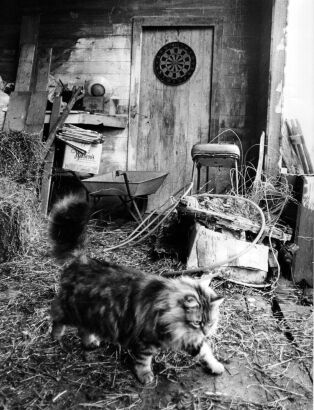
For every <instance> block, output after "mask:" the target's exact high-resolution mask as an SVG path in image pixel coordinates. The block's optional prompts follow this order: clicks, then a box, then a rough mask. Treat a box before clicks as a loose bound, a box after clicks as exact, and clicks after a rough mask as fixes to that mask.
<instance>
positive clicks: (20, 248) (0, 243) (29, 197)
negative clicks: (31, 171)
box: [0, 177, 41, 263]
mask: <svg viewBox="0 0 314 410" xmlns="http://www.w3.org/2000/svg"><path fill="white" fill-rule="evenodd" d="M38 207H39V202H38V199H37V197H36V192H35V188H34V187H32V186H29V187H27V186H25V185H22V184H18V183H16V182H14V181H12V180H10V179H9V178H6V177H0V232H1V235H0V263H2V262H8V261H10V260H12V259H13V258H14V257H18V256H20V255H21V254H26V253H27V252H28V250H29V248H30V246H31V244H32V242H33V241H34V240H36V238H37V237H38V235H39V227H40V225H41V223H40V218H39V209H38Z"/></svg>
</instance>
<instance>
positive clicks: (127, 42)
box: [40, 34, 131, 54]
mask: <svg viewBox="0 0 314 410" xmlns="http://www.w3.org/2000/svg"><path fill="white" fill-rule="evenodd" d="M40 45H41V46H42V47H53V49H54V50H55V49H56V53H57V54H58V49H63V50H68V49H74V50H78V49H89V48H92V49H93V50H96V51H97V50H102V49H106V50H111V49H120V48H121V49H131V39H130V36H125V35H113V34H111V35H107V36H105V37H82V38H79V39H77V40H76V41H73V40H72V39H69V38H67V37H65V38H62V37H61V36H60V37H59V38H56V39H53V40H52V39H51V38H49V37H48V38H41V39H40Z"/></svg>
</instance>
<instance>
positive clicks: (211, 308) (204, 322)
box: [181, 280, 224, 336]
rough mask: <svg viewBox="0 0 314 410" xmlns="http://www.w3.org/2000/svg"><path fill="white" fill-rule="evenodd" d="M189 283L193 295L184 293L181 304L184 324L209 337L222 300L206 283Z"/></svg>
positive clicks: (213, 330) (197, 281)
mask: <svg viewBox="0 0 314 410" xmlns="http://www.w3.org/2000/svg"><path fill="white" fill-rule="evenodd" d="M190 283H191V289H192V290H193V293H186V294H185V295H184V297H183V299H182V302H181V303H182V306H183V310H184V315H185V321H186V324H187V325H188V326H190V327H191V328H194V329H198V330H200V331H201V332H202V333H203V334H204V335H205V336H209V335H211V334H213V333H214V332H215V330H216V327H217V322H218V319H219V306H220V305H221V304H222V302H223V300H224V298H223V297H221V296H218V295H217V294H216V293H215V292H214V290H213V289H211V288H210V287H209V286H208V282H206V281H205V282H204V281H203V280H193V281H192V282H190Z"/></svg>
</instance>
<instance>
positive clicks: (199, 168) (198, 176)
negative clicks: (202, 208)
mask: <svg viewBox="0 0 314 410" xmlns="http://www.w3.org/2000/svg"><path fill="white" fill-rule="evenodd" d="M200 184H201V166H200V165H197V184H196V190H197V193H199V190H200Z"/></svg>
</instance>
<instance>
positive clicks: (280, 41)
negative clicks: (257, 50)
mask: <svg viewBox="0 0 314 410" xmlns="http://www.w3.org/2000/svg"><path fill="white" fill-rule="evenodd" d="M287 13H288V0H282V1H280V2H279V1H276V2H274V3H273V12H272V33H271V39H272V40H271V50H270V55H271V60H270V71H269V76H270V77H269V78H270V90H269V99H268V107H267V127H266V136H267V146H268V151H267V156H266V173H268V174H270V175H277V174H278V173H279V171H280V170H279V167H278V162H279V156H280V152H279V140H280V131H281V94H282V79H283V78H284V66H285V47H284V44H285V35H286V26H287Z"/></svg>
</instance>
